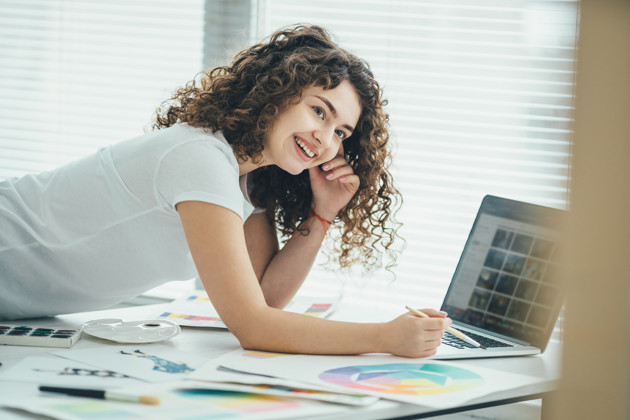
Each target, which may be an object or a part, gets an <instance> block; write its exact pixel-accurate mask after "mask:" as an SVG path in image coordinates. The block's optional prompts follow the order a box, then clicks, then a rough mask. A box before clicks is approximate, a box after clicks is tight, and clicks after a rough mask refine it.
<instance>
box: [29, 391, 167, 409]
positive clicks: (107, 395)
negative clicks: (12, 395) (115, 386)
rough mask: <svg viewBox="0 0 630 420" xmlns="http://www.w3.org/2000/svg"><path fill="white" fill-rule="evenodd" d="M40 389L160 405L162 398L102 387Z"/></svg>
mask: <svg viewBox="0 0 630 420" xmlns="http://www.w3.org/2000/svg"><path fill="white" fill-rule="evenodd" d="M39 390H40V391H43V392H57V393H60V394H66V395H72V396H75V397H86V398H96V399H99V400H110V401H127V402H137V403H141V404H150V405H158V404H159V403H160V399H159V398H158V397H154V396H151V395H141V396H137V395H128V394H120V393H117V392H111V391H105V390H101V389H85V388H65V387H58V386H40V387H39Z"/></svg>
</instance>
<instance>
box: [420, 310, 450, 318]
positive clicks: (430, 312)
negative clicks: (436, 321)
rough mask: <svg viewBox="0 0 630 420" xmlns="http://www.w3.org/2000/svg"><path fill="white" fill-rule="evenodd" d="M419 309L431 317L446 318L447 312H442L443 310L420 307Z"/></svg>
mask: <svg viewBox="0 0 630 420" xmlns="http://www.w3.org/2000/svg"><path fill="white" fill-rule="evenodd" d="M420 311H422V312H424V313H425V314H427V315H429V316H430V317H432V318H446V317H447V315H448V314H447V313H446V312H443V311H438V310H436V309H429V308H426V309H420Z"/></svg>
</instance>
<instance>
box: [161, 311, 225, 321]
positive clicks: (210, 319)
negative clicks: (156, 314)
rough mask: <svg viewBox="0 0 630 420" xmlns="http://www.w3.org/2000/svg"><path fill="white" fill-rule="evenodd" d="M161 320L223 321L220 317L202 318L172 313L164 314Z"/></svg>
mask: <svg viewBox="0 0 630 420" xmlns="http://www.w3.org/2000/svg"><path fill="white" fill-rule="evenodd" d="M160 317H161V318H176V319H185V320H187V321H221V318H219V317H218V316H200V315H187V314H175V313H172V312H164V313H163V314H162V315H160Z"/></svg>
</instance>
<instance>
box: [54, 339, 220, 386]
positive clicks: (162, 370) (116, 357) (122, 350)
mask: <svg viewBox="0 0 630 420" xmlns="http://www.w3.org/2000/svg"><path fill="white" fill-rule="evenodd" d="M52 354H54V355H56V356H60V357H64V358H67V359H70V360H75V361H78V362H83V363H86V364H91V365H93V366H94V365H96V366H98V367H100V368H103V369H108V370H112V371H118V372H124V373H125V374H126V375H129V376H131V377H133V378H138V379H142V380H145V381H147V382H166V381H175V380H180V379H184V378H185V377H186V375H188V374H189V373H191V372H193V371H194V370H195V369H196V368H198V367H200V366H202V365H203V364H204V363H206V362H207V361H208V359H207V358H205V357H200V356H197V355H195V354H191V353H187V352H182V351H179V350H174V349H172V348H171V347H168V346H164V345H161V344H150V345H134V346H107V347H98V348H92V349H84V350H61V351H55V352H52Z"/></svg>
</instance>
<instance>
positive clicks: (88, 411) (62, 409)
mask: <svg viewBox="0 0 630 420" xmlns="http://www.w3.org/2000/svg"><path fill="white" fill-rule="evenodd" d="M46 409H47V410H51V411H53V412H55V413H63V414H65V415H66V416H73V417H74V418H77V419H86V420H92V419H139V418H143V416H140V415H138V414H135V413H133V412H131V411H125V410H121V409H119V408H115V407H112V406H111V405H109V404H107V403H104V402H100V401H86V402H78V403H73V404H50V405H48V406H46Z"/></svg>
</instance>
